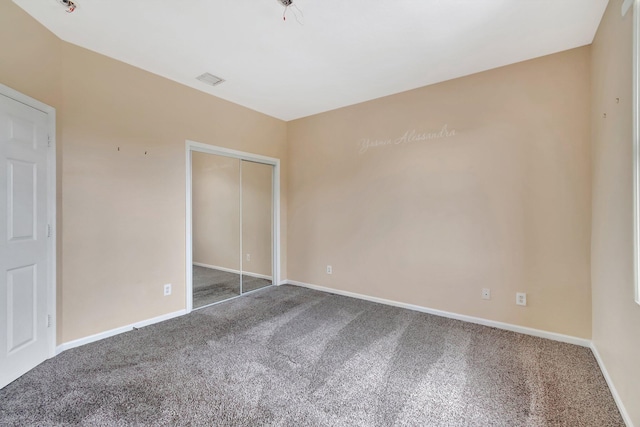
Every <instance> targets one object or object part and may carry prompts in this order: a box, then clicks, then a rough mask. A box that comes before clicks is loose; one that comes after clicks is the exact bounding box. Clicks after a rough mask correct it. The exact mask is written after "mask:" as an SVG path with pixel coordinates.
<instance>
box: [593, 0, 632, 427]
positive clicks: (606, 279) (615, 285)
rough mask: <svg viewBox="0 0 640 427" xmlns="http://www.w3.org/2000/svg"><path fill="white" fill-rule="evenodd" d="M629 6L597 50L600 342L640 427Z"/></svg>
mask: <svg viewBox="0 0 640 427" xmlns="http://www.w3.org/2000/svg"><path fill="white" fill-rule="evenodd" d="M621 4H622V0H614V1H611V2H610V3H609V7H608V8H607V11H606V13H605V16H604V18H603V19H602V22H601V24H600V28H599V29H598V33H597V34H596V37H595V40H594V42H593V46H592V63H591V66H592V76H593V80H592V85H591V90H592V109H591V124H592V152H593V205H592V206H593V226H592V235H593V238H592V246H591V248H592V261H591V262H592V269H591V272H592V281H593V342H594V344H595V346H596V348H597V349H598V353H599V354H600V356H601V358H602V360H603V361H604V364H605V366H606V368H607V371H608V372H609V374H610V376H611V379H612V380H613V383H614V384H615V387H616V390H617V391H618V393H619V394H620V397H621V399H622V401H623V403H624V405H625V407H626V410H627V411H628V413H629V416H630V418H631V420H632V422H633V423H634V425H636V426H640V405H639V404H638V403H639V402H640V381H639V379H640V338H639V337H640V335H639V334H640V306H638V305H637V304H636V303H635V302H634V289H633V287H634V278H633V197H632V194H633V166H632V131H633V126H632V62H631V61H632V28H633V25H632V13H631V12H630V13H628V14H627V16H626V17H625V18H622V17H621V16H620V6H621ZM616 98H620V102H619V103H618V102H617V101H616ZM605 113H606V114H607V118H606V119H605V118H604V116H603V115H604V114H605Z"/></svg>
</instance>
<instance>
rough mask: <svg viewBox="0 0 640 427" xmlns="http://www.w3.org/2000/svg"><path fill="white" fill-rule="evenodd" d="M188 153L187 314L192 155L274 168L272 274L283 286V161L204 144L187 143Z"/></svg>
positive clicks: (190, 276) (190, 282)
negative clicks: (281, 166)
mask: <svg viewBox="0 0 640 427" xmlns="http://www.w3.org/2000/svg"><path fill="white" fill-rule="evenodd" d="M185 150H186V155H185V158H186V173H187V175H186V176H187V179H186V192H187V194H186V221H185V222H186V228H185V232H186V248H185V252H186V256H185V260H186V263H185V267H186V272H187V276H186V280H187V285H186V286H185V292H186V295H185V298H186V304H185V306H186V311H187V313H191V311H192V310H193V269H192V268H191V266H192V265H193V237H192V232H193V224H192V220H193V217H192V206H191V204H192V194H191V192H192V183H191V175H192V171H191V153H192V152H193V151H198V152H201V153H209V154H217V155H219V156H225V157H232V158H235V159H240V160H247V161H250V162H255V163H264V164H267V165H271V166H273V180H272V185H273V191H272V193H273V194H272V196H273V199H272V203H273V215H274V218H275V220H274V221H273V224H272V235H273V239H272V240H273V241H272V251H271V252H272V255H271V256H272V260H273V266H272V269H273V271H272V273H273V280H272V281H273V283H278V284H279V283H280V159H276V158H274V157H267V156H262V155H259V154H252V153H247V152H244V151H238V150H232V149H230V148H224V147H218V146H215V145H209V144H203V143H201V142H196V141H190V140H187V141H186V143H185ZM240 259H241V261H240V262H242V251H241V252H240Z"/></svg>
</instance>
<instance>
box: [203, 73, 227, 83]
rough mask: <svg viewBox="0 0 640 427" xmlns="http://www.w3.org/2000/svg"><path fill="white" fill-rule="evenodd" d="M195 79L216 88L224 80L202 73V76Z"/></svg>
mask: <svg viewBox="0 0 640 427" xmlns="http://www.w3.org/2000/svg"><path fill="white" fill-rule="evenodd" d="M197 79H198V80H200V81H201V82H204V83H206V84H208V85H211V86H216V85H219V84H220V83H222V82H224V79H221V78H220V77H217V76H214V75H213V74H209V73H204V74H203V75H201V76H198V77H197Z"/></svg>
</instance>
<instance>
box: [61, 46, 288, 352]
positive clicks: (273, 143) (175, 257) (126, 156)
mask: <svg viewBox="0 0 640 427" xmlns="http://www.w3.org/2000/svg"><path fill="white" fill-rule="evenodd" d="M62 51H63V58H64V61H63V75H64V76H65V79H64V92H63V95H64V98H63V100H64V105H63V109H64V112H65V114H64V117H65V120H64V122H63V123H62V129H63V139H64V144H65V148H64V157H63V164H64V170H63V187H64V198H63V210H64V212H65V215H64V230H65V232H64V234H63V257H64V259H63V264H64V275H63V287H64V288H63V313H64V315H63V321H64V324H63V331H64V340H65V341H68V340H71V339H74V338H78V337H83V336H86V335H89V334H91V333H95V332H99V331H102V330H106V329H110V328H114V327H117V326H120V325H126V324H130V323H133V322H135V321H138V320H143V319H148V318H152V317H154V316H158V315H161V314H164V313H168V312H172V311H176V310H180V309H182V308H184V307H185V274H186V272H185V232H184V230H185V207H184V200H185V197H186V196H185V140H187V139H189V140H194V141H199V142H204V143H209V144H213V145H218V146H222V147H228V148H233V149H237V150H241V151H246V152H251V153H257V154H262V155H267V156H271V157H277V158H281V159H284V158H285V156H286V149H285V142H286V124H285V123H284V122H282V121H280V120H276V119H273V118H271V117H268V116H265V115H263V114H259V113H256V112H253V111H251V110H248V109H246V108H243V107H240V106H238V105H235V104H232V103H229V102H226V101H223V100H220V99H218V98H214V97H212V96H209V95H206V94H204V93H201V92H198V91H195V90H193V89H189V88H186V87H184V86H182V85H179V84H177V83H174V82H171V81H169V80H166V79H164V78H161V77H158V76H155V75H152V74H149V73H146V72H144V71H141V70H139V69H136V68H134V67H131V66H128V65H125V64H123V63H121V62H118V61H114V60H112V59H109V58H106V57H104V56H101V55H97V54H95V53H92V52H89V51H87V50H84V49H81V48H78V47H75V46H72V45H69V44H64V45H63V49H62ZM117 147H120V151H117ZM145 152H146V153H147V154H145ZM283 181H284V182H286V177H285V179H284V180H283ZM283 190H284V189H283ZM283 193H284V191H283ZM285 200H286V199H285ZM283 255H284V253H283ZM164 283H172V284H173V294H172V296H170V297H163V296H162V286H163V284H164Z"/></svg>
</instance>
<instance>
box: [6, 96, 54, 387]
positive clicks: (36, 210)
mask: <svg viewBox="0 0 640 427" xmlns="http://www.w3.org/2000/svg"><path fill="white" fill-rule="evenodd" d="M47 124H48V115H47V113H44V112H42V111H39V110H36V109H35V108H31V107H29V106H27V105H25V104H23V103H21V102H18V101H15V100H13V99H11V98H8V97H6V96H4V95H0V213H1V216H0V387H4V386H6V385H7V384H9V383H10V382H12V381H14V380H15V379H16V378H18V377H19V376H21V375H22V374H24V373H26V372H27V371H29V370H30V369H32V368H34V367H35V366H36V365H38V364H40V363H41V362H43V361H44V360H45V359H47V357H48V356H49V349H50V341H49V339H50V332H49V330H48V328H49V326H50V323H51V318H50V317H49V316H48V298H49V296H48V294H47V292H48V290H49V284H48V280H49V271H48V268H49V262H48V261H49V259H48V257H49V256H51V254H50V253H49V252H48V247H49V245H48V242H47V239H48V236H49V235H50V233H51V230H50V228H49V225H48V224H47V218H48V212H47V209H48V202H47V200H48V199H47V197H48V194H47V191H48V190H47V156H48V154H47V150H48V149H49V148H48V135H47Z"/></svg>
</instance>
